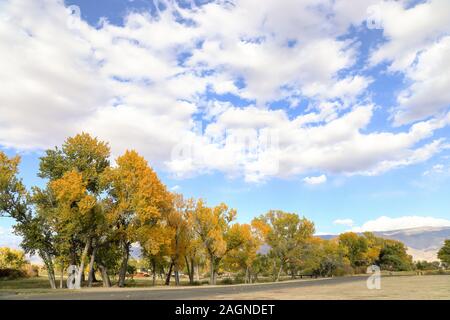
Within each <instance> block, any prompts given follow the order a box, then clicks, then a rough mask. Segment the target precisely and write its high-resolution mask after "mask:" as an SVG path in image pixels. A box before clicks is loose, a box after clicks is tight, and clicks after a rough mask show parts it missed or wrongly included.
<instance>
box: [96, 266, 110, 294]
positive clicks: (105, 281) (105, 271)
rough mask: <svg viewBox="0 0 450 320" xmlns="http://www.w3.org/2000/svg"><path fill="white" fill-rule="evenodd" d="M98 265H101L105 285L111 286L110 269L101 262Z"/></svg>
mask: <svg viewBox="0 0 450 320" xmlns="http://www.w3.org/2000/svg"><path fill="white" fill-rule="evenodd" d="M98 267H99V269H100V272H101V274H102V281H103V286H104V287H105V288H109V287H111V280H110V279H109V275H108V269H107V268H106V267H105V266H104V265H102V264H99V265H98Z"/></svg>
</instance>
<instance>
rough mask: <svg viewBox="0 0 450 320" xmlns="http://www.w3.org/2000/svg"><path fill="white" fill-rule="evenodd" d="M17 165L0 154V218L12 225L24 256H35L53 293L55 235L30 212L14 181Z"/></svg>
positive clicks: (36, 213) (37, 214) (22, 190)
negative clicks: (40, 262) (25, 254)
mask: <svg viewBox="0 0 450 320" xmlns="http://www.w3.org/2000/svg"><path fill="white" fill-rule="evenodd" d="M19 163H20V158H19V157H13V158H9V157H8V156H7V155H6V154H5V153H3V152H2V151H0V216H6V217H10V218H13V219H14V220H15V221H16V224H15V226H14V230H15V232H16V233H17V234H18V235H19V236H21V237H22V242H21V247H22V248H23V249H24V250H25V252H26V253H30V254H35V253H37V254H38V255H39V256H40V257H41V259H42V261H43V262H44V264H45V266H46V268H47V274H48V278H49V281H50V286H51V287H52V288H53V289H55V288H56V283H55V273H54V266H53V259H54V257H55V255H56V250H55V246H54V238H55V234H54V233H53V232H52V230H51V228H50V226H49V225H48V223H47V221H46V220H45V219H44V217H43V216H42V215H41V214H40V212H39V211H36V210H32V207H31V202H30V196H29V194H28V192H27V190H26V188H25V186H24V184H23V183H22V180H21V179H19V178H18V174H19Z"/></svg>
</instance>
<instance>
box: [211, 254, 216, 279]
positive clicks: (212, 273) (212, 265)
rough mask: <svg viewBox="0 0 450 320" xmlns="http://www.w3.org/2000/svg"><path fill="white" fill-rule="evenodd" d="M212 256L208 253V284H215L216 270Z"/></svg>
mask: <svg viewBox="0 0 450 320" xmlns="http://www.w3.org/2000/svg"><path fill="white" fill-rule="evenodd" d="M214 262H215V261H214V256H213V255H210V259H209V284H210V285H214V284H216V270H215V263H214Z"/></svg>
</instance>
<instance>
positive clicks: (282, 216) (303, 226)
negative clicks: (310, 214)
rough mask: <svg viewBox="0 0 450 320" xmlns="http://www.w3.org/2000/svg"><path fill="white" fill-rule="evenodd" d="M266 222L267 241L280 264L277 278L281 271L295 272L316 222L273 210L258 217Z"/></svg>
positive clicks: (262, 221) (261, 221) (277, 278)
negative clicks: (302, 250) (302, 249)
mask: <svg viewBox="0 0 450 320" xmlns="http://www.w3.org/2000/svg"><path fill="white" fill-rule="evenodd" d="M258 220H260V223H264V224H265V225H266V228H267V229H268V231H265V233H266V243H267V244H268V245H269V246H270V253H271V255H272V256H273V257H276V259H277V262H278V264H279V268H278V272H277V274H276V280H277V281H278V280H279V279H280V275H281V272H282V271H283V270H285V271H286V272H287V271H288V269H290V271H291V273H292V274H294V272H295V270H296V268H297V266H298V263H297V262H298V260H297V259H298V257H299V256H300V254H301V248H302V247H303V245H304V243H305V241H307V240H308V239H310V238H311V237H312V236H313V234H314V230H315V229H314V223H313V222H311V221H310V220H308V219H306V218H300V217H299V216H298V215H297V214H295V213H288V212H283V211H280V210H271V211H269V212H268V213H266V214H265V215H264V216H261V217H260V218H258Z"/></svg>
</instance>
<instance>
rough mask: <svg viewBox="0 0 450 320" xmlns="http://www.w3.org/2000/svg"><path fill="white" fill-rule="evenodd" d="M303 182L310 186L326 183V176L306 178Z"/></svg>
mask: <svg viewBox="0 0 450 320" xmlns="http://www.w3.org/2000/svg"><path fill="white" fill-rule="evenodd" d="M303 182H304V183H306V184H310V185H316V184H323V183H325V182H327V176H326V175H324V174H323V175H321V176H317V177H306V178H304V179H303Z"/></svg>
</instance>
